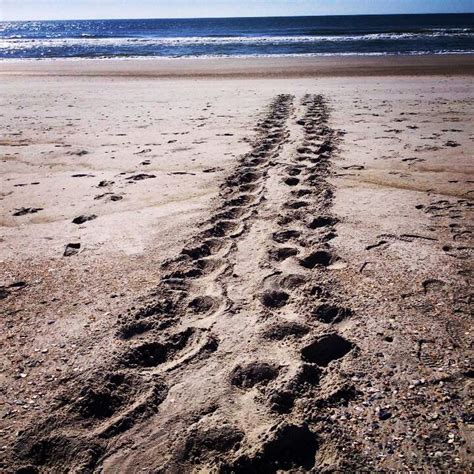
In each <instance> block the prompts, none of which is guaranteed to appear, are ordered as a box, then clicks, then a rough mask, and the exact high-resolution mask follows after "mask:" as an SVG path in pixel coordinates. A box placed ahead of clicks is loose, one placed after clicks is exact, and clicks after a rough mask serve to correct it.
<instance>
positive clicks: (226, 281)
mask: <svg viewBox="0 0 474 474" xmlns="http://www.w3.org/2000/svg"><path fill="white" fill-rule="evenodd" d="M320 61H321V62H319V63H314V60H313V62H311V61H310V60H299V61H297V60H283V59H279V60H271V61H270V60H266V61H263V62H262V63H261V64H260V69H259V66H258V64H259V63H258V62H257V61H252V60H234V61H231V60H225V61H224V60H223V61H222V62H221V61H203V60H201V62H198V61H176V62H173V61H104V62H97V61H91V62H89V61H82V62H81V61H79V62H72V61H55V62H50V61H44V62H43V61H41V62H18V63H2V64H0V76H1V77H0V80H1V104H2V107H1V112H0V124H1V129H2V136H1V137H0V156H1V159H2V177H1V182H2V186H1V190H0V199H1V203H2V206H1V213H0V223H1V234H0V238H1V242H2V245H1V247H0V266H1V276H2V278H1V281H0V284H1V285H3V286H2V287H1V288H0V297H1V298H2V299H1V300H0V304H1V307H2V317H1V319H0V324H1V331H0V335H1V336H0V337H1V343H2V349H1V350H2V371H1V374H0V382H1V386H2V390H1V392H0V393H1V396H0V402H1V405H0V406H1V422H0V429H1V431H0V436H1V442H0V445H1V446H0V449H1V451H0V453H1V456H0V459H2V464H1V465H0V466H1V467H2V468H3V469H5V470H6V471H7V472H9V471H14V470H15V469H18V468H19V467H22V466H23V467H27V466H29V468H28V469H29V470H24V471H22V472H37V471H40V472H51V471H53V472H59V471H64V470H65V469H72V470H74V469H77V470H79V471H81V472H84V471H86V472H92V471H100V472H102V471H103V472H157V471H160V472H161V471H162V472H175V471H176V472H178V471H180V472H189V471H193V470H196V471H198V470H204V471H206V470H211V471H214V470H220V471H223V472H233V471H235V472H257V471H258V472H274V471H276V470H278V469H282V470H291V469H296V470H311V469H316V470H322V469H346V470H353V469H371V470H374V469H377V470H383V469H397V470H407V469H416V470H418V469H427V470H447V469H451V470H454V471H459V472H461V471H466V470H469V469H470V468H472V465H471V462H472V452H471V449H472V424H471V423H472V405H470V403H471V401H470V397H471V396H472V393H471V392H472V389H471V382H470V378H472V370H471V369H470V366H469V356H470V355H471V354H470V347H471V342H472V340H471V327H470V319H469V317H470V311H471V298H472V296H471V289H470V288H471V282H472V279H471V276H472V230H473V229H472V196H473V193H474V176H473V162H472V148H473V140H474V131H473V129H472V118H473V112H472V110H473V98H474V95H473V89H472V69H473V67H472V65H473V64H474V61H473V59H472V57H470V56H459V57H449V58H416V59H415V60H414V59H413V58H398V59H395V60H393V61H386V60H382V59H376V58H373V59H352V60H349V59H347V60H344V61H340V60H339V61H335V60H329V59H326V60H320ZM246 73H249V77H247V78H246V77H245V74H246ZM375 74H379V75H375ZM160 76H161V77H160ZM420 76H423V77H420ZM15 213H19V214H21V215H14V214H15ZM81 217H83V219H79V221H81V220H82V221H84V222H82V223H78V224H76V223H73V220H74V219H76V218H81ZM86 219H90V220H86ZM67 244H76V245H75V246H76V247H77V244H80V247H79V248H70V249H69V251H70V253H72V255H70V256H64V253H65V249H66V245H67Z"/></svg>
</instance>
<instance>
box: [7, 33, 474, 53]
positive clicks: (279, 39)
mask: <svg viewBox="0 0 474 474" xmlns="http://www.w3.org/2000/svg"><path fill="white" fill-rule="evenodd" d="M453 37H455V38H464V39H466V38H473V39H474V32H472V31H465V29H460V31H455V32H453V31H451V30H449V31H446V30H439V31H430V32H427V33H371V34H364V35H311V36H309V35H304V36H302V35H299V36H238V37H235V36H222V37H214V36H212V37H211V36H206V37H202V36H195V37H114V38H95V37H89V36H82V37H79V38H38V39H34V38H19V37H18V35H17V36H16V37H12V38H2V39H0V49H5V50H15V49H22V50H27V49H35V48H38V47H43V48H61V47H94V46H97V47H100V46H106V47H107V46H109V47H114V46H115V47H120V46H123V47H132V46H137V47H139V46H145V47H147V46H148V47H150V46H158V47H159V46H164V47H173V46H174V47H179V46H207V45H209V46H219V45H222V46H225V45H234V44H235V45H247V46H251V45H253V46H259V45H286V44H289V45H290V44H308V43H315V44H317V43H328V42H329V43H343V42H357V41H362V42H368V41H369V42H370V41H372V42H373V41H383V40H392V41H396V40H426V39H430V38H453Z"/></svg>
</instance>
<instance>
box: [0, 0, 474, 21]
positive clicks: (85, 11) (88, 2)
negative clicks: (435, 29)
mask: <svg viewBox="0 0 474 474" xmlns="http://www.w3.org/2000/svg"><path fill="white" fill-rule="evenodd" d="M464 12H474V0H0V20H7V21H11V20H56V19H58V20H61V19H93V18H107V19H109V18H208V17H235V16H237V17H239V16H240V17H243V16H292V15H294V16H298V15H358V14H389V13H464Z"/></svg>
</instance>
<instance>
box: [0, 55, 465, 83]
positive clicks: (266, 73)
mask: <svg viewBox="0 0 474 474" xmlns="http://www.w3.org/2000/svg"><path fill="white" fill-rule="evenodd" d="M473 74H474V55H472V54H446V55H413V56H407V55H406V56H405V55H404V56H311V57H290V56H282V57H277V58H274V57H256V58H250V57H247V58H153V59H144V58H140V59H116V58H114V59H77V58H74V59H43V60H38V59H34V60H29V59H25V60H18V61H15V62H10V61H8V62H0V75H2V76H48V77H54V76H75V77H79V76H86V77H104V76H112V77H134V78H140V77H145V78H153V77H156V78H183V77H186V78H214V77H218V78H238V77H241V78H250V77H254V78H264V77H272V78H295V77H298V78H301V77H328V76H364V77H368V76H380V75H382V76H404V75H409V76H426V75H462V76H470V75H473Z"/></svg>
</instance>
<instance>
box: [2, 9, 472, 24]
mask: <svg viewBox="0 0 474 474" xmlns="http://www.w3.org/2000/svg"><path fill="white" fill-rule="evenodd" d="M473 14H474V11H469V12H419V13H357V14H349V13H347V14H339V15H332V14H322V15H268V16H248V15H247V16H209V17H191V16H189V17H141V18H140V17H132V18H125V17H124V18H51V19H48V20H38V19H31V20H0V23H5V22H14V21H123V20H232V19H243V18H247V19H248V18H319V17H341V16H417V15H473Z"/></svg>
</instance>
